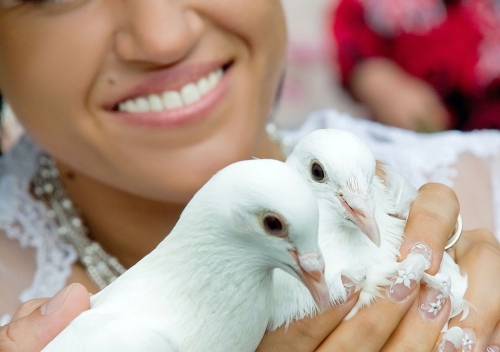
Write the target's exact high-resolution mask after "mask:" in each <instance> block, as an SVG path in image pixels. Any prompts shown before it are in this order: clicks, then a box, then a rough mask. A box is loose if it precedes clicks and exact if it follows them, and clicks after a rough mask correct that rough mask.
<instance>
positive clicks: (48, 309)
mask: <svg viewBox="0 0 500 352" xmlns="http://www.w3.org/2000/svg"><path fill="white" fill-rule="evenodd" d="M74 285H75V284H71V285H69V286H67V287H65V288H64V289H62V290H61V291H59V292H58V293H56V295H55V296H54V297H52V298H51V299H50V300H48V301H47V302H45V303H44V304H43V305H42V306H41V307H40V312H41V313H42V314H43V315H48V314H52V313H54V312H57V311H58V310H59V308H61V307H62V305H63V303H64V300H65V299H66V296H67V295H68V293H69V291H71V289H72V288H73V286H74Z"/></svg>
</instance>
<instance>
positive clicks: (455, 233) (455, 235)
mask: <svg viewBox="0 0 500 352" xmlns="http://www.w3.org/2000/svg"><path fill="white" fill-rule="evenodd" d="M461 235H462V217H461V216H460V214H458V218H457V224H456V225H455V231H453V234H452V235H451V236H450V238H448V241H447V242H446V247H444V250H445V251H447V250H449V249H451V247H453V246H454V245H455V244H456V243H457V242H458V240H459V239H460V236H461Z"/></svg>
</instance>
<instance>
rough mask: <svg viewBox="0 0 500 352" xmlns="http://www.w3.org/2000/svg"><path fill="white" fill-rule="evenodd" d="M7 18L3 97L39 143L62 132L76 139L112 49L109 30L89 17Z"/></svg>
mask: <svg viewBox="0 0 500 352" xmlns="http://www.w3.org/2000/svg"><path fill="white" fill-rule="evenodd" d="M4 17H7V18H6V19H5V21H4V22H3V23H1V24H0V42H1V43H2V47H1V48H0V89H1V90H2V93H3V94H4V95H5V97H6V99H7V100H8V101H9V102H10V104H11V105H12V107H13V109H14V111H15V112H16V115H17V117H18V118H19V120H20V121H21V123H22V124H23V125H24V127H25V128H26V129H27V130H28V132H30V134H32V135H33V136H35V139H38V140H42V139H47V140H48V139H52V137H55V136H57V135H59V134H60V133H61V132H63V131H64V133H65V134H66V135H67V134H68V132H69V134H71V130H74V129H76V128H75V126H74V125H75V123H76V124H77V123H79V122H78V119H77V116H82V115H83V114H85V113H86V111H87V107H88V105H87V103H88V94H89V92H90V90H91V87H92V82H93V80H94V78H95V76H96V75H97V73H98V70H99V67H100V65H102V60H103V55H104V48H106V47H107V46H108V40H107V39H106V38H107V35H106V33H108V32H109V28H108V27H109V24H108V25H106V24H105V23H106V21H105V20H104V18H99V16H90V13H87V12H85V11H75V13H72V12H69V13H68V14H67V15H61V16H54V17H44V16H41V15H38V16H36V15H34V14H33V15H25V18H23V21H21V20H19V19H16V17H15V16H11V17H13V18H11V17H9V16H4ZM89 17H91V18H89ZM1 20H4V18H0V21H1ZM89 21H91V22H92V26H89V25H88V23H89ZM85 23H87V25H85ZM42 136H43V137H42Z"/></svg>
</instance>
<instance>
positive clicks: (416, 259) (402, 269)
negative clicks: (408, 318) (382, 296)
mask: <svg viewBox="0 0 500 352" xmlns="http://www.w3.org/2000/svg"><path fill="white" fill-rule="evenodd" d="M424 270H425V258H424V257H423V256H422V255H420V254H414V253H410V254H408V257H406V259H405V260H403V261H402V262H401V263H399V269H398V271H397V273H396V275H395V276H394V277H393V278H392V279H391V284H390V285H389V286H388V287H387V290H386V291H387V297H388V298H389V299H390V300H391V301H394V302H402V301H404V300H405V299H406V298H407V297H408V295H409V294H410V292H411V290H413V288H414V287H415V286H416V285H417V283H418V282H420V279H422V276H423V274H424Z"/></svg>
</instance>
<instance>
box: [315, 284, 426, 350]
mask: <svg viewBox="0 0 500 352" xmlns="http://www.w3.org/2000/svg"><path fill="white" fill-rule="evenodd" d="M419 287H420V285H418V284H417V285H416V286H415V288H414V289H413V290H412V291H411V292H410V293H409V295H408V297H407V298H406V299H405V300H404V301H403V302H400V303H397V302H393V301H391V300H389V299H388V298H386V297H383V298H380V299H379V300H378V301H377V302H376V303H374V304H372V305H370V306H369V307H364V308H362V309H360V310H359V312H358V313H357V314H356V315H355V316H354V317H352V318H351V319H349V320H347V321H344V322H342V324H340V325H339V326H338V327H337V329H335V330H334V331H333V332H332V333H331V334H330V335H329V336H328V337H327V338H326V339H325V341H323V343H322V344H321V346H320V347H319V348H318V349H317V351H318V352H336V351H339V352H340V351H357V352H372V351H373V352H375V351H379V350H380V348H382V346H383V345H384V344H385V343H386V341H387V339H388V338H389V337H390V335H391V333H392V332H393V331H394V329H395V328H396V326H397V325H398V324H399V322H400V320H401V319H402V318H403V316H404V315H405V313H406V312H407V310H408V308H409V307H410V306H411V305H412V304H413V302H414V301H415V299H416V298H417V296H418V293H419Z"/></svg>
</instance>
